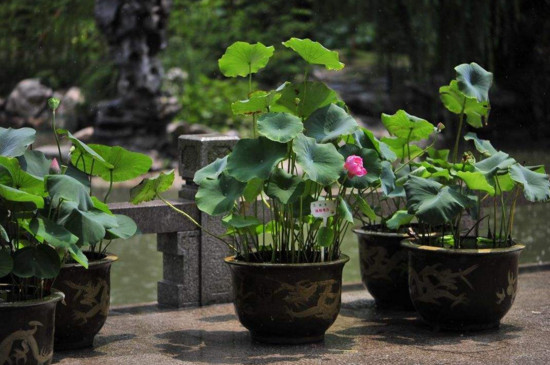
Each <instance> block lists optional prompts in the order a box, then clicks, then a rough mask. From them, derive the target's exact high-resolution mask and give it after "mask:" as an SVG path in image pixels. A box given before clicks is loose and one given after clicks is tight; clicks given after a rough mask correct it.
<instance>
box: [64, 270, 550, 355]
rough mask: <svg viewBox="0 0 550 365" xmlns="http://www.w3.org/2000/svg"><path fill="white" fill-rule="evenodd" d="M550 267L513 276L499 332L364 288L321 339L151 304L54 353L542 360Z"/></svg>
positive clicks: (217, 312)
mask: <svg viewBox="0 0 550 365" xmlns="http://www.w3.org/2000/svg"><path fill="white" fill-rule="evenodd" d="M549 279H550V271H548V270H539V271H533V272H525V273H522V274H521V275H520V282H519V283H520V284H519V285H520V289H519V293H518V295H517V298H516V302H515V304H514V306H513V307H512V310H511V311H510V312H509V313H508V315H507V316H506V317H504V319H503V321H502V324H501V327H500V329H499V330H491V331H485V332H472V333H463V334H456V333H449V332H434V331H433V330H432V329H431V328H430V327H428V326H427V325H425V324H424V323H423V322H422V321H421V320H420V319H418V318H417V317H416V315H415V313H414V312H402V311H379V310H377V309H376V308H375V307H374V301H373V300H372V297H370V296H369V295H368V293H367V292H366V291H365V290H364V289H360V288H357V286H351V287H350V288H351V289H353V290H352V291H346V292H344V294H343V296H342V302H343V303H342V310H341V312H340V316H339V317H338V319H337V320H336V322H335V324H334V325H333V326H332V327H331V328H330V329H329V331H328V332H327V335H326V339H325V341H324V342H322V343H319V344H312V345H303V346H268V345H262V344H257V343H254V342H251V341H250V336H249V334H248V332H247V331H246V330H245V329H244V328H243V327H242V326H241V325H240V324H239V322H238V320H237V318H236V316H235V312H234V309H233V305H232V304H221V305H211V306H206V307H199V308H187V309H180V310H173V309H171V310H170V309H159V308H158V307H157V306H156V305H155V304H148V305H137V306H129V307H118V308H113V310H112V311H111V315H110V317H109V318H108V320H107V323H106V325H105V327H104V328H103V330H102V331H101V333H100V334H99V335H98V336H97V337H96V340H95V348H94V349H89V350H83V351H78V352H76V351H75V352H57V353H56V354H55V355H54V359H55V361H56V363H57V364H64V365H66V364H82V365H88V364H105V365H118V364H163V365H171V364H178V365H181V364H211V363H215V364H245V363H246V364H300V365H301V364H308V365H309V364H312V365H313V364H440V363H445V364H465V363H468V364H484V365H486V364H547V363H550V339H549V336H548V329H549V328H550V280H549Z"/></svg>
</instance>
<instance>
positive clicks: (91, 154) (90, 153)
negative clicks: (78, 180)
mask: <svg viewBox="0 0 550 365" xmlns="http://www.w3.org/2000/svg"><path fill="white" fill-rule="evenodd" d="M57 133H58V134H60V135H67V138H68V139H69V140H70V141H71V143H72V144H73V147H74V148H75V151H74V152H73V153H72V155H76V158H78V157H80V156H82V157H88V158H91V159H93V160H94V161H95V163H94V166H95V167H97V166H99V165H101V166H103V167H105V168H108V169H112V168H113V165H111V164H110V163H108V162H107V161H105V160H104V159H103V157H101V156H100V155H99V154H98V153H97V152H96V151H94V150H93V149H92V148H90V147H89V146H88V145H87V144H86V143H84V142H82V141H81V140H79V139H78V138H76V137H75V136H73V135H72V134H71V132H69V131H68V130H65V129H58V130H57ZM71 161H72V156H71ZM73 164H74V163H73ZM86 168H87V169H89V167H88V165H86Z"/></svg>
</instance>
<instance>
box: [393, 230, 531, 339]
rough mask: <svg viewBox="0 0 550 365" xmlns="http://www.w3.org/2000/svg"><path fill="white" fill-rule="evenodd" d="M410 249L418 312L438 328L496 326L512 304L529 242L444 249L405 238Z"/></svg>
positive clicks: (411, 286) (413, 295) (411, 283)
mask: <svg viewBox="0 0 550 365" xmlns="http://www.w3.org/2000/svg"><path fill="white" fill-rule="evenodd" d="M402 245H403V247H406V248H407V249H408V251H409V291H410V295H411V299H412V302H413V305H414V307H415V309H416V310H417V312H418V313H419V314H420V316H421V317H422V318H423V319H424V321H426V322H427V323H429V324H430V325H432V326H434V327H435V328H442V329H449V330H482V329H489V328H495V327H498V326H499V324H500V320H501V319H502V317H504V315H505V314H506V313H507V312H508V310H509V309H510V308H511V307H512V304H513V302H514V299H515V297H516V293H517V287H518V286H517V285H518V259H519V254H520V253H521V250H523V248H524V247H525V246H523V245H514V246H512V247H507V248H495V249H489V248H484V249H446V248H441V247H433V246H421V245H417V244H415V243H413V242H411V241H409V240H405V241H403V243H402Z"/></svg>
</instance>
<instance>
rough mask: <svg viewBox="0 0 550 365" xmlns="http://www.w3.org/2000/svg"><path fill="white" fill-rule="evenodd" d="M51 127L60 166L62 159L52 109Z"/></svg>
mask: <svg viewBox="0 0 550 365" xmlns="http://www.w3.org/2000/svg"><path fill="white" fill-rule="evenodd" d="M52 129H53V135H54V136H55V143H56V144H57V153H58V154H59V165H60V166H61V165H62V164H63V159H62V157H61V146H60V145H59V136H58V135H57V131H56V130H55V110H52Z"/></svg>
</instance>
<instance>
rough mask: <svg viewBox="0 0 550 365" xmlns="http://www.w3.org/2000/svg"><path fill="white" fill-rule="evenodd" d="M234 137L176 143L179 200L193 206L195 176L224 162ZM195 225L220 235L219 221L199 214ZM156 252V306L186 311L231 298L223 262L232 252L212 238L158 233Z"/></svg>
mask: <svg viewBox="0 0 550 365" xmlns="http://www.w3.org/2000/svg"><path fill="white" fill-rule="evenodd" d="M237 141H238V138H237V137H228V136H220V135H182V136H180V137H179V139H178V152H179V174H180V175H181V177H182V178H183V180H184V183H183V185H182V187H181V190H180V192H179V196H180V198H183V199H186V200H191V201H194V199H195V194H196V193H197V190H198V186H197V185H196V184H194V183H193V176H194V175H195V172H196V171H198V170H200V169H201V168H203V167H204V166H206V165H208V164H210V163H211V162H213V161H214V160H216V159H217V158H221V157H224V156H225V155H227V154H228V153H229V152H230V151H231V150H232V149H233V146H234V145H235V143H237ZM199 217H200V219H199V221H200V223H201V225H202V226H203V227H204V228H206V229H207V230H208V231H210V232H212V233H215V234H223V232H225V229H224V228H223V226H222V225H221V220H220V218H219V217H211V216H209V215H208V214H204V213H202V212H199ZM157 242H158V243H157V244H158V250H159V251H161V252H162V253H163V265H164V268H163V272H164V276H163V280H162V281H160V282H159V283H158V302H159V304H160V305H168V306H172V307H184V306H193V305H206V304H213V303H224V302H229V301H231V299H232V294H231V280H230V272H229V268H228V267H227V265H225V264H224V262H223V259H224V258H225V257H227V256H228V255H230V254H231V252H230V251H229V250H228V249H227V247H225V246H224V245H223V243H220V242H219V241H217V240H216V239H215V238H213V237H211V236H208V235H207V234H205V233H203V232H201V231H200V230H196V231H189V232H177V233H165V234H159V235H158V238H157Z"/></svg>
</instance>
